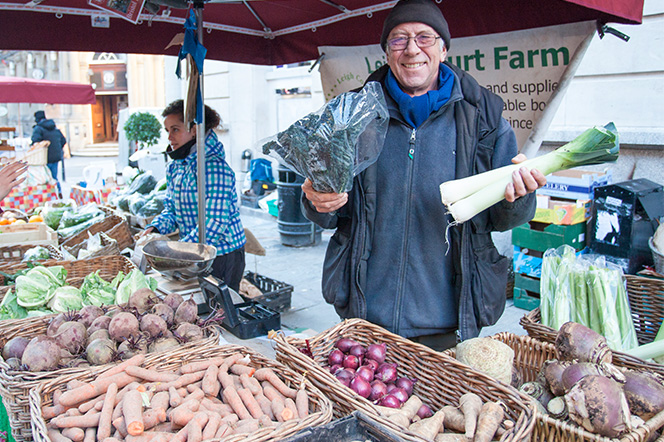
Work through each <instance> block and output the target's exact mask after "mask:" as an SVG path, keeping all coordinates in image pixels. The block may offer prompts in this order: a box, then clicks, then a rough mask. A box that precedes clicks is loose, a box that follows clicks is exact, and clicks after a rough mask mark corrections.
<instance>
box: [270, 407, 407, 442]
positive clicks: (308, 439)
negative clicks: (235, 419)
mask: <svg viewBox="0 0 664 442" xmlns="http://www.w3.org/2000/svg"><path fill="white" fill-rule="evenodd" d="M331 441H334V442H353V441H363V442H364V441H371V442H406V439H404V438H403V437H401V436H398V435H397V434H395V433H393V432H392V431H391V430H390V429H388V428H386V427H385V426H383V425H381V424H379V423H378V422H376V421H375V420H373V419H371V418H370V417H368V416H367V415H366V414H364V413H362V412H361V411H355V412H353V414H351V415H350V416H346V417H344V418H341V419H337V420H335V421H332V422H330V423H329V424H326V425H321V426H318V427H313V428H306V429H304V430H302V431H300V432H299V433H297V434H295V435H294V436H291V437H289V438H288V439H284V440H283V441H282V442H331Z"/></svg>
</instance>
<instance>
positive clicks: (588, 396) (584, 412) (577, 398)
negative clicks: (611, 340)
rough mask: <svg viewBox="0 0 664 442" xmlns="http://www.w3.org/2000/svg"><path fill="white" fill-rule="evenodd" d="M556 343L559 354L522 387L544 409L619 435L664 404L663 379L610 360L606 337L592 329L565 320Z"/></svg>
mask: <svg viewBox="0 0 664 442" xmlns="http://www.w3.org/2000/svg"><path fill="white" fill-rule="evenodd" d="M555 345H556V350H557V352H558V359H557V360H549V361H546V362H545V363H544V364H543V365H542V368H541V370H540V373H539V376H538V378H537V380H536V381H534V382H527V383H525V384H523V385H522V386H521V388H520V389H521V391H523V392H524V393H527V394H529V395H531V396H532V397H534V398H535V399H537V401H538V403H539V405H541V406H540V412H542V413H547V414H549V415H551V416H552V417H554V418H557V419H563V420H566V419H569V420H571V421H572V422H574V423H576V424H577V425H580V426H582V427H583V428H585V429H586V430H588V431H590V432H592V433H596V434H600V435H602V436H606V437H612V438H616V437H620V436H621V435H623V434H625V433H627V432H630V431H632V430H633V429H635V428H636V427H637V426H639V425H642V424H643V423H644V421H647V420H649V419H651V418H652V417H653V416H655V415H656V414H658V413H659V412H661V411H663V410H664V385H663V384H662V382H663V380H662V379H660V378H659V377H658V376H657V375H656V374H654V373H650V372H643V371H634V370H629V369H625V368H619V367H616V366H614V365H613V364H611V360H612V358H613V354H612V352H611V349H610V348H609V347H608V346H607V343H606V339H605V338H604V337H603V336H601V335H599V334H598V333H596V332H594V331H593V330H591V329H589V328H587V327H585V326H583V325H581V324H578V323H575V322H567V323H565V324H563V326H562V327H561V328H560V330H559V331H558V334H557V336H556V341H555Z"/></svg>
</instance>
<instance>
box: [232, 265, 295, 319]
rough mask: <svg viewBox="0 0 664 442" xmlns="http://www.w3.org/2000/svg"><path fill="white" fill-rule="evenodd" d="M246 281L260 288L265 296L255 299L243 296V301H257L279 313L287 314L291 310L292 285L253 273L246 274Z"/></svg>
mask: <svg viewBox="0 0 664 442" xmlns="http://www.w3.org/2000/svg"><path fill="white" fill-rule="evenodd" d="M244 279H246V280H247V281H249V282H250V283H252V284H253V285H255V286H256V287H258V289H259V290H260V291H261V292H262V293H263V295H262V296H257V297H255V298H248V297H246V296H242V298H243V299H245V300H251V301H257V302H259V303H261V304H263V305H265V306H268V307H270V308H271V309H272V310H276V311H278V312H285V311H287V310H288V309H290V307H291V297H292V295H293V286H292V285H290V284H286V283H285V282H280V281H277V280H274V279H272V278H268V277H267V276H263V275H259V274H258V273H253V272H245V274H244Z"/></svg>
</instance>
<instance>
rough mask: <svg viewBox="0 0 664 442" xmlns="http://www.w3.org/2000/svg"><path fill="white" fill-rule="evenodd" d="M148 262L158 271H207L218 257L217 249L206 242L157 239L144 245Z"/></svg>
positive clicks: (187, 274)
mask: <svg viewBox="0 0 664 442" xmlns="http://www.w3.org/2000/svg"><path fill="white" fill-rule="evenodd" d="M143 254H144V255H145V258H146V259H147V261H148V264H150V266H152V268H153V269H155V270H157V271H158V272H169V273H170V272H178V273H180V274H181V275H183V276H196V275H200V274H203V273H206V272H208V271H209V270H210V268H211V267H212V262H213V261H214V259H215V258H216V257H217V249H216V248H215V247H213V246H208V245H206V244H198V243H191V242H181V241H165V240H156V241H151V242H149V243H147V244H146V245H145V246H144V247H143Z"/></svg>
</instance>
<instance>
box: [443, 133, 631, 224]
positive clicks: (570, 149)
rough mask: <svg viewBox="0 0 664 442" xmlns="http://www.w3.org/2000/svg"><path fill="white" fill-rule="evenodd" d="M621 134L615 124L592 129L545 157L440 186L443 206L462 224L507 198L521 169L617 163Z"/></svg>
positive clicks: (548, 171) (549, 170)
mask: <svg viewBox="0 0 664 442" xmlns="http://www.w3.org/2000/svg"><path fill="white" fill-rule="evenodd" d="M619 151H620V148H619V145H618V132H617V131H616V127H615V125H614V124H613V123H609V124H607V125H606V126H604V127H598V126H596V127H593V128H590V129H588V130H586V131H585V132H583V133H582V134H581V135H579V136H578V137H576V138H575V139H573V140H572V141H570V142H569V143H567V144H565V145H564V146H561V147H559V148H558V149H556V150H554V151H553V152H549V153H548V154H546V155H542V156H540V157H536V158H532V159H530V160H526V161H524V162H522V163H519V164H511V165H509V166H504V167H500V168H498V169H494V170H490V171H488V172H484V173H481V174H478V175H473V176H469V177H467V178H462V179H458V180H453V181H447V182H445V183H443V184H441V185H440V195H441V199H442V201H443V204H445V206H447V209H448V210H449V211H450V213H451V214H452V216H453V217H454V220H455V221H456V222H457V223H463V222H466V221H468V220H469V219H471V218H472V217H474V216H475V215H477V214H478V213H480V212H482V211H483V210H486V209H488V208H489V207H491V206H493V205H494V204H496V203H498V202H500V201H502V200H503V199H504V198H505V187H507V185H508V184H509V183H511V182H512V173H513V172H514V171H516V170H518V169H520V168H521V167H527V168H529V169H537V170H539V171H540V172H542V173H543V174H544V175H549V174H551V173H553V172H557V171H559V170H565V169H571V168H573V167H578V166H587V165H591V164H601V163H606V162H611V161H616V160H617V159H618V153H619Z"/></svg>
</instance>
